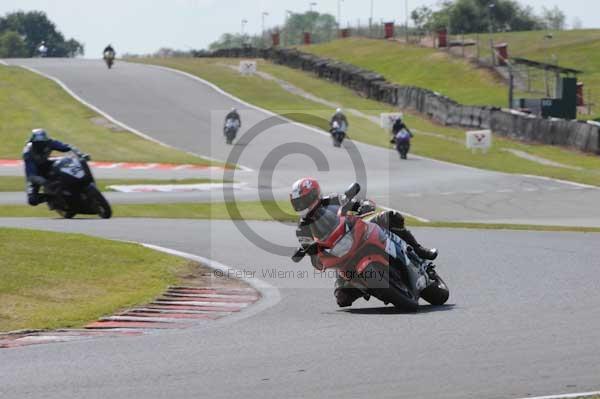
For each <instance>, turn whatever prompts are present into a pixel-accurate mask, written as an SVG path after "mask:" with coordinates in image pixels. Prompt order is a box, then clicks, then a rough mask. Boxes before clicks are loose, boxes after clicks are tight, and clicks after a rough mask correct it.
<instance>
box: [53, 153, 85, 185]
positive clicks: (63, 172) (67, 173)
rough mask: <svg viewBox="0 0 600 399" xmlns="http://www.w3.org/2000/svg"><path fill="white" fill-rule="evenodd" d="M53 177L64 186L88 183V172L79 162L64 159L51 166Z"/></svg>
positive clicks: (67, 158)
mask: <svg viewBox="0 0 600 399" xmlns="http://www.w3.org/2000/svg"><path fill="white" fill-rule="evenodd" d="M53 169H54V175H55V176H56V177H57V178H58V180H59V181H61V182H62V183H63V184H64V185H66V186H71V185H78V184H84V183H89V180H90V178H89V171H88V169H87V168H86V167H85V166H84V165H83V164H82V163H81V162H79V161H77V160H75V159H73V158H70V157H64V158H60V159H58V160H57V161H56V162H54V165H53Z"/></svg>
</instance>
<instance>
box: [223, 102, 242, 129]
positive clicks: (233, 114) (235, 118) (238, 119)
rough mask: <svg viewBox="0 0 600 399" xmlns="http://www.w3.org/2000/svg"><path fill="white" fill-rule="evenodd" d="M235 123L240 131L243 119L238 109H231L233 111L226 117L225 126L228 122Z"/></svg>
mask: <svg viewBox="0 0 600 399" xmlns="http://www.w3.org/2000/svg"><path fill="white" fill-rule="evenodd" d="M229 120H231V121H233V122H234V123H236V124H237V127H238V129H239V128H240V127H242V118H241V117H240V114H239V113H238V111H237V109H236V108H235V107H234V108H231V110H230V111H229V113H228V114H227V115H226V116H225V125H227V121H229Z"/></svg>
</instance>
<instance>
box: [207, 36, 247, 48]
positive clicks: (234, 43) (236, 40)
mask: <svg viewBox="0 0 600 399" xmlns="http://www.w3.org/2000/svg"><path fill="white" fill-rule="evenodd" d="M244 43H245V41H244V37H243V36H242V35H240V34H239V33H235V34H232V33H224V34H222V35H221V37H220V38H219V40H217V41H215V42H212V43H211V44H210V45H209V46H208V48H209V49H210V50H213V51H214V50H221V49H226V48H239V47H243V45H244Z"/></svg>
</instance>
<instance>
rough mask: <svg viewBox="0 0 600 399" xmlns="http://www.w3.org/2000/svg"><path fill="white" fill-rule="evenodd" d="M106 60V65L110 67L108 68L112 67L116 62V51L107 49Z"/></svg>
mask: <svg viewBox="0 0 600 399" xmlns="http://www.w3.org/2000/svg"><path fill="white" fill-rule="evenodd" d="M104 62H106V66H107V67H108V69H111V68H112V66H113V64H114V63H115V53H114V52H113V51H105V52H104Z"/></svg>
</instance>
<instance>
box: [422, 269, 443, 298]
mask: <svg viewBox="0 0 600 399" xmlns="http://www.w3.org/2000/svg"><path fill="white" fill-rule="evenodd" d="M449 297H450V290H449V289H448V286H447V285H446V283H445V282H444V280H442V278H441V277H440V276H439V275H438V274H437V273H436V274H435V283H432V284H431V285H430V286H429V287H427V288H425V289H424V290H423V291H421V298H423V299H424V300H426V301H427V302H429V303H430V304H432V305H435V306H441V305H443V304H445V303H446V301H448V298H449Z"/></svg>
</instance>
